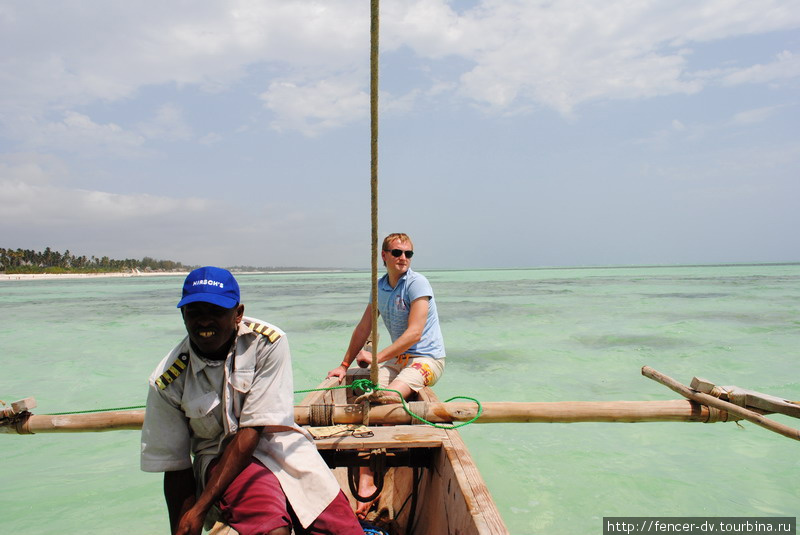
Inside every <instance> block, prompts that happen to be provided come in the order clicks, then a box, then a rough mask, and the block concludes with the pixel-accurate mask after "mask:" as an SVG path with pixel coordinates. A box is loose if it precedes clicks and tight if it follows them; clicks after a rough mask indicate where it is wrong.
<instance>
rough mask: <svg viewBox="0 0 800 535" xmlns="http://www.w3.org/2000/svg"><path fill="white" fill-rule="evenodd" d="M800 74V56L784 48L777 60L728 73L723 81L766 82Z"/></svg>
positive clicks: (734, 83)
mask: <svg viewBox="0 0 800 535" xmlns="http://www.w3.org/2000/svg"><path fill="white" fill-rule="evenodd" d="M799 76H800V56H798V55H797V54H792V53H791V52H790V51H788V50H784V51H782V52H781V53H780V54H778V55H777V56H776V58H775V61H772V62H770V63H766V64H757V65H752V66H750V67H747V68H744V69H740V70H736V71H733V72H730V73H727V74H726V75H725V76H724V77H723V80H722V81H723V83H724V84H725V85H739V84H766V83H770V82H776V81H779V80H786V79H790V78H797V77H799Z"/></svg>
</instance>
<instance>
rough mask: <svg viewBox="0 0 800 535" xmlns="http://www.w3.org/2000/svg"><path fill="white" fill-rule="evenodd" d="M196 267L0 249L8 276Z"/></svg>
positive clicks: (0, 259) (1, 267) (1, 268)
mask: <svg viewBox="0 0 800 535" xmlns="http://www.w3.org/2000/svg"><path fill="white" fill-rule="evenodd" d="M193 267H194V266H184V265H183V264H181V263H180V262H174V261H172V260H156V259H155V258H150V257H147V256H146V257H144V258H142V259H141V260H136V259H133V258H126V259H125V260H116V259H113V258H109V257H107V256H103V257H96V256H88V257H87V256H85V255H81V256H76V255H74V254H72V253H70V252H69V249H67V250H66V251H64V252H63V253H61V252H59V251H53V250H52V249H50V247H46V248H45V249H44V251H34V250H31V249H5V248H3V247H0V271H4V272H6V273H101V272H106V273H110V272H125V271H135V270H138V271H187V270H189V269H192V268H193Z"/></svg>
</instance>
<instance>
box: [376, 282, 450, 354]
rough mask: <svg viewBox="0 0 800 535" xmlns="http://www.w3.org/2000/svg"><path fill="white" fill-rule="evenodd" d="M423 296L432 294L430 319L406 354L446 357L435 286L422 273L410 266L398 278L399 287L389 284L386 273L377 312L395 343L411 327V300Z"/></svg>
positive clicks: (379, 283)
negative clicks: (418, 338)
mask: <svg viewBox="0 0 800 535" xmlns="http://www.w3.org/2000/svg"><path fill="white" fill-rule="evenodd" d="M420 297H429V298H430V299H429V300H428V318H427V320H426V321H425V328H424V329H423V331H422V338H420V340H419V342H417V343H416V344H414V345H413V346H411V347H410V348H408V350H407V351H406V352H407V353H411V354H412V355H419V356H422V357H430V358H434V359H443V358H444V357H445V353H444V339H443V338H442V331H441V329H440V328H439V315H438V314H437V312H436V300H435V299H434V298H433V288H431V284H430V283H429V282H428V279H426V278H425V277H424V276H423V275H420V274H419V273H416V272H414V271H411V269H409V270H408V271H407V272H406V273H405V275H403V276H402V277H400V280H399V281H397V286H395V287H394V288H392V287H391V286H390V285H389V275H388V274H386V275H384V276H383V277H381V278H380V280H379V281H378V311H379V312H380V314H381V316H382V317H383V323H384V324H385V325H386V329H387V330H388V331H389V336H391V337H392V342H394V341H395V340H397V338H399V337H400V335H401V334H403V333H404V332H405V331H406V329H408V313H409V311H410V310H411V303H412V301H415V300H417V299H419V298H420Z"/></svg>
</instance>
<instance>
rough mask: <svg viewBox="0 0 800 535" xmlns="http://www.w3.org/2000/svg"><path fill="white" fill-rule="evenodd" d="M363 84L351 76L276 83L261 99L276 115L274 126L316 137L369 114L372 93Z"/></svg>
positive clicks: (277, 128) (271, 85)
mask: <svg viewBox="0 0 800 535" xmlns="http://www.w3.org/2000/svg"><path fill="white" fill-rule="evenodd" d="M359 87H360V84H359V82H358V80H356V79H353V78H352V77H349V76H340V77H337V78H328V79H325V80H319V81H315V82H312V83H309V84H297V83H292V82H273V83H272V84H270V86H269V88H268V90H267V91H265V92H264V93H262V94H261V97H260V98H261V100H263V102H264V105H265V106H266V107H267V108H268V109H269V110H271V111H272V112H273V113H274V114H275V119H274V120H273V121H272V123H271V126H272V127H273V128H275V129H276V130H298V131H300V132H302V133H304V134H305V135H308V136H313V135H316V134H318V133H319V132H320V131H323V130H329V129H332V128H336V127H340V126H343V125H346V124H349V123H352V122H354V121H359V120H362V119H364V118H365V117H367V115H368V113H369V96H368V95H367V94H366V93H364V92H363V91H361V90H360V89H359Z"/></svg>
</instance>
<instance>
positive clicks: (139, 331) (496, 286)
mask: <svg viewBox="0 0 800 535" xmlns="http://www.w3.org/2000/svg"><path fill="white" fill-rule="evenodd" d="M421 271H423V272H424V273H425V274H426V275H427V276H428V278H429V279H430V281H431V283H432V285H433V287H434V291H435V292H436V298H437V302H438V306H439V311H440V317H441V321H442V329H443V332H444V336H445V343H446V346H447V353H448V364H447V370H446V372H445V376H444V378H443V379H442V380H441V381H440V383H439V384H438V385H437V386H436V391H437V393H438V394H439V396H440V397H442V398H443V399H446V398H448V397H451V396H456V395H465V396H471V397H476V398H478V399H480V400H481V401H566V400H598V401H601V400H622V399H624V400H661V399H675V398H676V397H677V395H676V394H674V393H672V392H671V391H669V390H668V389H666V388H665V387H663V386H661V385H659V384H657V383H655V382H653V381H650V380H649V379H646V378H644V377H643V376H642V375H641V374H640V370H641V367H642V366H644V365H648V366H651V367H653V368H655V369H657V370H659V371H661V372H663V373H665V374H667V375H670V376H672V377H674V378H675V379H677V380H679V381H681V382H683V383H688V382H689V381H690V380H691V378H692V377H693V376H701V377H705V378H707V379H709V380H711V381H714V382H716V383H717V384H724V385H730V384H735V385H739V386H741V387H745V388H749V389H752V390H758V391H762V392H766V393H772V394H775V395H779V396H782V397H785V398H787V399H794V400H798V399H800V377H798V371H797V370H798V366H797V362H798V353H799V352H800V266H797V265H790V266H723V267H662V268H613V269H611V268H608V269H538V270H497V271H430V272H425V271H424V270H421ZM239 280H240V283H241V286H242V292H243V300H244V302H245V304H246V306H247V313H248V314H250V315H253V316H256V317H259V318H261V319H265V320H267V321H270V322H272V323H274V324H276V325H279V326H280V327H281V328H283V329H284V330H285V331H286V332H287V333H288V336H289V340H290V343H291V346H292V353H293V359H294V370H295V388H296V389H302V388H311V387H313V386H314V385H315V384H316V383H318V382H319V381H320V380H321V379H322V378H323V377H324V376H325V373H326V371H327V370H328V369H329V368H331V367H333V366H335V365H336V364H337V363H338V362H339V361H340V360H341V357H342V354H343V352H344V349H345V347H346V345H347V342H348V340H349V336H350V333H351V331H352V327H353V325H354V324H355V322H356V321H357V319H358V318H359V317H360V315H361V313H362V312H363V309H364V306H365V303H366V298H367V296H368V293H369V286H370V285H369V276H368V275H367V274H364V273H317V274H264V275H241V276H239ZM181 281H182V279H181V277H171V276H165V277H141V278H123V279H120V278H116V279H114V278H109V279H91V280H83V279H81V280H55V281H13V282H12V281H7V282H2V283H0V349H1V350H2V355H3V360H2V362H3V370H2V375H0V399H3V400H6V401H11V400H16V399H20V398H23V397H28V396H33V397H35V398H36V399H37V401H38V403H39V407H38V408H37V409H36V411H35V412H38V413H41V414H43V413H48V412H61V411H68V410H85V409H100V408H109V407H128V406H138V405H141V404H143V401H144V395H145V384H146V383H145V382H146V378H147V376H148V375H149V373H150V371H151V370H152V368H153V367H154V366H155V365H156V364H157V363H158V361H159V360H160V359H161V358H162V357H163V355H164V354H166V352H167V351H168V350H169V349H170V348H171V347H172V346H173V345H174V344H175V343H176V342H177V341H178V340H179V339H180V338H181V337H182V336H183V325H182V323H181V320H180V316H179V314H178V312H177V311H176V310H175V308H174V307H175V303H176V302H177V300H178V296H179V292H180V285H181ZM383 339H386V335H385V334H384V336H383ZM774 418H775V419H776V420H778V421H781V422H782V423H785V424H787V425H791V426H793V427H800V422H798V421H797V420H793V419H791V418H788V417H781V416H776V417H774ZM462 435H463V436H464V439H465V441H466V442H467V445H468V446H469V448H470V451H471V453H472V455H473V457H474V458H475V460H476V461H477V463H478V466H479V468H480V470H481V473H482V474H483V476H484V479H485V480H486V482H487V484H488V485H489V488H490V490H491V492H492V494H493V496H494V498H495V500H496V502H497V504H498V507H499V509H500V511H501V514H502V515H503V517H504V519H505V521H506V523H507V525H508V527H509V529H510V531H511V532H512V533H514V534H528V533H558V534H584V533H600V532H602V518H603V517H604V516H797V515H798V511H800V499H799V498H798V496H800V482H798V476H800V455H798V453H799V452H800V450H799V449H798V443H797V442H796V441H792V440H789V439H787V438H784V437H781V436H779V435H776V434H774V433H771V432H769V431H767V430H765V429H762V428H760V427H758V426H755V425H753V424H750V423H743V424H741V425H737V424H733V423H717V424H709V425H707V424H695V423H646V424H608V423H605V424H604V423H581V424H485V425H477V424H476V425H471V426H468V427H466V428H463V429H462ZM0 446H2V455H1V456H0V474H1V475H2V481H3V484H2V485H0V505H1V506H2V511H3V513H4V514H3V521H2V526H3V527H2V532H3V533H14V534H16V533H25V534H50V533H56V532H59V533H86V534H95V533H96V534H105V533H115V532H119V531H124V532H125V533H126V534H146V533H165V532H167V529H166V525H167V520H166V511H165V507H164V504H163V498H162V494H161V478H160V477H159V476H158V475H154V474H145V473H142V472H140V471H139V468H138V449H139V434H138V432H134V431H117V432H110V433H78V434H70V435H37V436H16V435H0Z"/></svg>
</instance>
